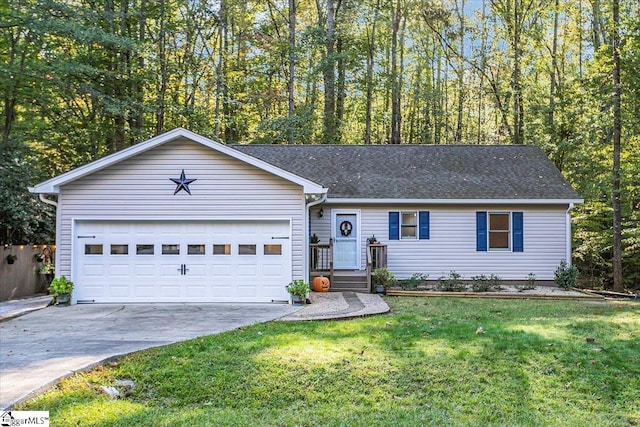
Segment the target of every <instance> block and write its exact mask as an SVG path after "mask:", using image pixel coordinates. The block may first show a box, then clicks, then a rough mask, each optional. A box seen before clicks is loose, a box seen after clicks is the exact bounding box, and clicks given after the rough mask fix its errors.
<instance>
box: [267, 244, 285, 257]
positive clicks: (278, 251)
mask: <svg viewBox="0 0 640 427" xmlns="http://www.w3.org/2000/svg"><path fill="white" fill-rule="evenodd" d="M264 254H265V255H282V245H264Z"/></svg>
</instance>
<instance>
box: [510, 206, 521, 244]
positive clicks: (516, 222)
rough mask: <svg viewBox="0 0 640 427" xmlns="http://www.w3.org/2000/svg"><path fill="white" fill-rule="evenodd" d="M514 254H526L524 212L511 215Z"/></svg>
mask: <svg viewBox="0 0 640 427" xmlns="http://www.w3.org/2000/svg"><path fill="white" fill-rule="evenodd" d="M511 224H512V227H513V252H524V218H523V214H522V212H512V213H511Z"/></svg>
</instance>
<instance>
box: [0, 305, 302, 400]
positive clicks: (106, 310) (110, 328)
mask: <svg viewBox="0 0 640 427" xmlns="http://www.w3.org/2000/svg"><path fill="white" fill-rule="evenodd" d="M298 309H299V308H297V307H292V306H289V305H284V304H198V305H193V304H165V305H158V304H145V305H111V304H109V305H74V306H71V307H47V308H45V309H43V310H39V311H35V312H32V313H29V314H26V315H24V316H21V317H17V318H14V319H10V320H7V321H4V322H2V323H0V343H1V346H0V408H2V409H6V408H8V407H10V406H11V405H13V404H15V403H17V402H20V401H22V400H24V399H26V398H28V397H30V396H32V395H35V394H36V393H38V392H41V391H43V390H46V389H47V388H49V387H51V386H52V385H54V384H56V383H57V382H58V381H59V380H60V379H61V378H64V377H67V376H69V375H71V374H73V373H74V372H76V371H79V370H83V369H88V368H90V367H92V366H95V365H97V364H99V363H101V362H103V361H105V360H108V359H110V358H113V357H115V356H119V355H122V354H126V353H131V352H134V351H139V350H143V349H146V348H150V347H157V346H162V345H167V344H171V343H175V342H178V341H184V340H188V339H192V338H196V337H199V336H203V335H210V334H215V333H219V332H223V331H227V330H230V329H235V328H238V327H241V326H246V325H250V324H253V323H260V322H266V321H269V320H274V319H278V318H280V317H282V316H285V315H288V314H291V313H293V312H295V311H296V310H298Z"/></svg>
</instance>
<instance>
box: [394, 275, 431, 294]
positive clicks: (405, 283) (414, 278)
mask: <svg viewBox="0 0 640 427" xmlns="http://www.w3.org/2000/svg"><path fill="white" fill-rule="evenodd" d="M428 278H429V275H428V274H424V273H413V274H412V275H411V277H410V278H409V279H402V280H399V281H398V283H399V284H400V287H401V288H402V289H405V290H414V289H416V288H417V287H418V285H420V284H421V283H423V282H425V281H426V280H427V279H428Z"/></svg>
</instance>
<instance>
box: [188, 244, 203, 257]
mask: <svg viewBox="0 0 640 427" xmlns="http://www.w3.org/2000/svg"><path fill="white" fill-rule="evenodd" d="M187 254H188V255H204V245H188V246H187Z"/></svg>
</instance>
